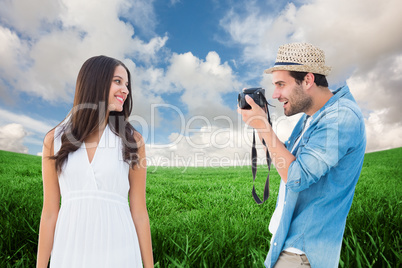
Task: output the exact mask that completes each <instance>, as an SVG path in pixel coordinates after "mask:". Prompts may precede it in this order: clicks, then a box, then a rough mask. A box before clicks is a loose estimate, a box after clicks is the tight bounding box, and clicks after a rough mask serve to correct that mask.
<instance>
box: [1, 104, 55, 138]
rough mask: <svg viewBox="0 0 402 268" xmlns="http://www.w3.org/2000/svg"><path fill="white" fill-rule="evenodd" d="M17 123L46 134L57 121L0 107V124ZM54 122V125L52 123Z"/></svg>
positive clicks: (31, 130) (32, 130)
mask: <svg viewBox="0 0 402 268" xmlns="http://www.w3.org/2000/svg"><path fill="white" fill-rule="evenodd" d="M9 123H17V124H18V125H22V126H24V128H26V129H27V130H29V131H30V132H35V133H39V134H45V133H47V132H48V131H49V130H51V129H52V128H53V127H55V126H56V124H57V123H54V122H51V123H50V124H49V123H45V122H44V121H42V120H37V119H34V118H31V117H29V116H26V115H21V114H16V113H13V112H10V111H7V110H4V109H1V108H0V125H4V124H9ZM53 123H54V125H52V124H53Z"/></svg>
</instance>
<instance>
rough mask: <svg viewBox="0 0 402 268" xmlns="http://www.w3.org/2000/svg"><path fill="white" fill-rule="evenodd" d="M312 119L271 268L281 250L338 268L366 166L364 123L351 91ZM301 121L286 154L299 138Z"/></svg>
mask: <svg viewBox="0 0 402 268" xmlns="http://www.w3.org/2000/svg"><path fill="white" fill-rule="evenodd" d="M333 93H334V95H333V96H332V97H331V99H329V101H328V102H327V103H326V104H325V105H324V106H323V107H322V108H321V109H320V110H319V111H317V112H316V113H315V114H314V115H312V119H311V123H310V127H309V128H308V129H307V130H306V132H305V133H304V134H303V136H302V137H301V140H300V142H299V143H298V144H296V149H295V150H294V151H293V154H294V155H295V157H296V160H295V161H293V162H292V163H291V165H290V166H289V170H288V178H287V183H286V191H285V205H284V208H283V213H282V217H281V220H280V224H279V227H278V230H277V232H276V234H275V237H274V239H273V241H272V244H271V246H270V249H269V252H268V256H267V258H266V260H265V266H266V267H268V268H269V267H273V266H274V265H275V263H276V261H277V259H278V257H279V254H280V253H281V251H282V250H284V249H286V248H289V247H293V248H297V249H300V250H302V251H304V252H305V253H306V255H307V258H308V260H309V262H310V264H311V267H313V268H326V267H338V265H339V257H340V252H341V246H342V237H343V232H344V230H345V223H346V217H347V215H348V213H349V210H350V206H351V204H352V199H353V195H354V191H355V186H356V183H357V180H358V178H359V176H360V172H361V168H362V165H363V158H364V152H365V148H366V133H365V127H364V119H363V116H362V114H361V111H360V109H359V107H358V106H357V104H356V101H355V100H354V98H353V96H352V94H351V93H350V91H349V88H348V87H347V86H345V87H342V88H340V89H338V90H336V91H335V92H333ZM306 117H307V116H306V115H303V116H302V118H300V120H299V122H298V123H297V125H296V126H295V128H294V130H293V132H292V134H291V136H290V138H289V140H287V141H286V142H285V146H286V147H287V148H293V145H294V143H295V141H296V140H297V138H298V137H299V136H300V134H301V132H302V130H303V125H304V121H305V120H306Z"/></svg>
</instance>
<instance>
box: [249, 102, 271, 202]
mask: <svg viewBox="0 0 402 268" xmlns="http://www.w3.org/2000/svg"><path fill="white" fill-rule="evenodd" d="M267 103H268V102H267V101H266V100H265V107H266V110H267V116H268V123H269V124H270V125H271V126H272V123H271V119H270V117H269V111H268V105H267ZM262 144H263V145H264V146H265V147H266V149H265V152H266V154H265V158H266V160H267V165H268V175H267V180H266V181H265V186H264V198H263V201H261V199H260V198H259V197H258V195H257V193H256V191H255V185H254V183H255V177H256V175H257V149H256V148H255V129H253V146H252V148H251V171H252V173H253V190H252V195H253V197H254V200H255V202H256V203H257V204H259V205H260V204H262V203H264V202H265V201H267V200H268V197H269V172H270V171H271V162H272V159H271V156H270V155H269V151H268V146H267V144H266V143H265V141H264V139H262Z"/></svg>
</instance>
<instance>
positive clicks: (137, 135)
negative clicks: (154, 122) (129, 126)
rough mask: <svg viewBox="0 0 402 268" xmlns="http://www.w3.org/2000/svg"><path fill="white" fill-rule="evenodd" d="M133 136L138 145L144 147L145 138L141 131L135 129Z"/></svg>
mask: <svg viewBox="0 0 402 268" xmlns="http://www.w3.org/2000/svg"><path fill="white" fill-rule="evenodd" d="M133 138H134V140H135V142H136V143H137V145H138V147H142V146H143V145H144V144H145V142H144V138H143V137H142V135H141V133H139V132H138V131H134V133H133Z"/></svg>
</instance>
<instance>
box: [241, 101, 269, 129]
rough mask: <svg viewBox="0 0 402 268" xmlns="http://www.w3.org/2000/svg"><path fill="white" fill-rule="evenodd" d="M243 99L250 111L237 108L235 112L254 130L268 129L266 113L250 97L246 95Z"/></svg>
mask: <svg viewBox="0 0 402 268" xmlns="http://www.w3.org/2000/svg"><path fill="white" fill-rule="evenodd" d="M245 98H246V102H247V103H248V104H249V105H250V106H251V109H250V110H245V109H240V108H237V112H238V113H239V114H241V115H242V118H243V121H244V122H245V123H246V124H247V125H249V126H250V127H252V128H255V129H256V130H263V129H266V128H268V129H270V125H269V123H268V117H267V113H266V112H265V111H264V110H263V109H262V108H261V107H260V106H259V105H258V104H256V103H255V102H254V100H253V99H252V98H251V97H250V96H248V95H246V97H245Z"/></svg>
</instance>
